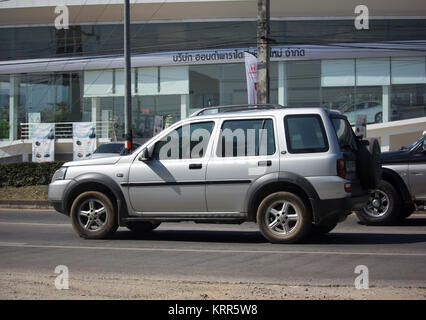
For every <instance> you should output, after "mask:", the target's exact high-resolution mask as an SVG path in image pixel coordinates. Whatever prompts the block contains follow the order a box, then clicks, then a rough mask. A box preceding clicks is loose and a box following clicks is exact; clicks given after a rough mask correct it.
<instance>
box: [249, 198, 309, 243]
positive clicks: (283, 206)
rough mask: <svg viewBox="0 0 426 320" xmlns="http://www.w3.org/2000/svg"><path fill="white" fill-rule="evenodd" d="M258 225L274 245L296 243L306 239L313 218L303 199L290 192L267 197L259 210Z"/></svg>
mask: <svg viewBox="0 0 426 320" xmlns="http://www.w3.org/2000/svg"><path fill="white" fill-rule="evenodd" d="M257 223H258V225H259V229H260V232H261V233H262V235H263V236H264V237H265V238H266V239H268V240H269V241H270V242H272V243H294V242H297V241H300V240H302V239H303V238H305V237H306V236H307V235H308V234H309V231H310V230H311V226H312V217H311V214H310V212H309V210H308V208H307V207H306V206H305V204H304V202H303V201H302V199H300V198H299V197H298V196H297V195H295V194H293V193H290V192H276V193H272V194H270V195H269V196H267V197H266V198H265V199H263V201H262V202H261V204H260V206H259V208H258V210H257Z"/></svg>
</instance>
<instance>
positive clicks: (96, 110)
mask: <svg viewBox="0 0 426 320" xmlns="http://www.w3.org/2000/svg"><path fill="white" fill-rule="evenodd" d="M97 121H101V98H99V97H93V98H92V122H97Z"/></svg>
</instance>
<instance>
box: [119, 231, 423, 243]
mask: <svg viewBox="0 0 426 320" xmlns="http://www.w3.org/2000/svg"><path fill="white" fill-rule="evenodd" d="M113 239H114V240H151V241H183V242H210V243H248V244H250V243H268V241H267V240H266V239H265V238H263V236H262V235H261V233H260V232H259V231H229V230H226V231H224V230H154V231H152V232H149V233H145V234H137V233H134V232H132V231H125V230H123V231H117V232H116V233H115V235H114V236H113ZM420 242H426V234H422V233H419V234H402V233H340V232H336V233H333V232H331V233H328V234H326V235H315V236H314V235H312V236H310V237H308V238H307V239H306V240H305V241H303V242H302V243H301V244H300V245H303V244H335V245H336V244H337V245H345V244H359V245H371V244H405V243H420Z"/></svg>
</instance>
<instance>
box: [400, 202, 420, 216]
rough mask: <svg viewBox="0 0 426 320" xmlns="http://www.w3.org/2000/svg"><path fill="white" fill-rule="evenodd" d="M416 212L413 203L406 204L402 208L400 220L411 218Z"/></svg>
mask: <svg viewBox="0 0 426 320" xmlns="http://www.w3.org/2000/svg"><path fill="white" fill-rule="evenodd" d="M414 211H416V207H415V206H414V204H412V203H404V204H403V205H402V207H401V212H400V219H405V218H408V217H409V216H411V215H412V214H413V213H414Z"/></svg>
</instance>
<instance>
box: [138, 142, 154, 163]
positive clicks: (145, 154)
mask: <svg viewBox="0 0 426 320" xmlns="http://www.w3.org/2000/svg"><path fill="white" fill-rule="evenodd" d="M153 151H154V146H152V147H148V148H144V149H143V150H142V153H141V155H140V156H139V161H150V160H152V153H153Z"/></svg>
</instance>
